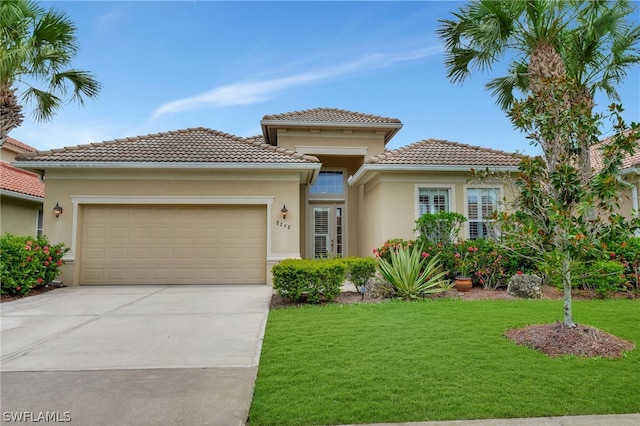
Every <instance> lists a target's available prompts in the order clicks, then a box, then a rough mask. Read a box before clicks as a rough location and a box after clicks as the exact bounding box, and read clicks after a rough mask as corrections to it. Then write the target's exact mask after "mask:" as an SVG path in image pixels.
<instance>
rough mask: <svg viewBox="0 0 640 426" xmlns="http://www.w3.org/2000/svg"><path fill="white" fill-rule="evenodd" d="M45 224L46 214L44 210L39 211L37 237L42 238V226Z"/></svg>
mask: <svg viewBox="0 0 640 426" xmlns="http://www.w3.org/2000/svg"><path fill="white" fill-rule="evenodd" d="M43 223H44V213H43V211H42V210H38V221H37V224H36V237H38V238H40V237H42V224H43Z"/></svg>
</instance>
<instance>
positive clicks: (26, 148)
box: [5, 136, 36, 152]
mask: <svg viewBox="0 0 640 426" xmlns="http://www.w3.org/2000/svg"><path fill="white" fill-rule="evenodd" d="M5 143H6V144H7V145H12V146H14V147H16V148H19V149H21V150H23V151H28V152H36V149H35V148H34V147H32V146H29V145H27V144H26V143H22V142H20V141H19V140H17V139H14V138H12V137H11V136H7V141H6V142H5Z"/></svg>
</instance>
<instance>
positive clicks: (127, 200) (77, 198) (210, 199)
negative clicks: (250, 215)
mask: <svg viewBox="0 0 640 426" xmlns="http://www.w3.org/2000/svg"><path fill="white" fill-rule="evenodd" d="M70 198H71V204H72V206H73V224H72V229H71V247H70V248H71V250H69V253H67V255H66V256H65V257H64V259H65V261H69V262H75V258H76V245H77V237H78V212H79V208H80V206H81V205H83V204H94V205H96V204H111V205H117V204H137V205H154V204H163V205H209V206H213V205H231V204H235V205H264V206H266V207H267V208H266V211H267V213H266V214H267V217H266V219H267V259H270V258H272V255H271V226H269V223H270V218H271V208H272V205H273V201H274V199H275V196H247V197H230V196H205V197H190V196H175V197H167V196H114V195H71V196H70Z"/></svg>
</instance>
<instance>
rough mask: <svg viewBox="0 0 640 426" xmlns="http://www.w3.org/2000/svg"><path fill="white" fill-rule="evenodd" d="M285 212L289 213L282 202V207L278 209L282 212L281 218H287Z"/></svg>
mask: <svg viewBox="0 0 640 426" xmlns="http://www.w3.org/2000/svg"><path fill="white" fill-rule="evenodd" d="M287 213H289V210H287V206H285V205H284V204H283V205H282V209H280V214H282V218H283V219H286V218H287Z"/></svg>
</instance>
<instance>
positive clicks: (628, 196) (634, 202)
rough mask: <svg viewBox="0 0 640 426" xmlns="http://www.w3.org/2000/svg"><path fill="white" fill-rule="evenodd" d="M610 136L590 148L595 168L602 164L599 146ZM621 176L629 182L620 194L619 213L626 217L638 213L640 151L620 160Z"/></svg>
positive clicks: (604, 143)
mask: <svg viewBox="0 0 640 426" xmlns="http://www.w3.org/2000/svg"><path fill="white" fill-rule="evenodd" d="M610 140H611V137H609V138H606V139H604V140H602V141H601V142H600V143H598V144H597V145H594V146H593V147H592V148H591V163H592V164H591V165H592V167H593V168H594V169H595V170H599V169H601V168H602V166H603V159H602V151H601V147H602V146H604V145H606V144H607V143H608V142H609V141H610ZM621 176H622V178H623V179H624V180H625V181H626V182H627V183H629V184H630V188H629V189H628V190H627V191H625V192H624V193H623V194H620V199H619V203H620V210H619V211H620V213H621V214H623V215H624V216H625V217H626V218H627V219H630V218H631V217H632V215H634V214H635V215H636V216H637V215H638V210H639V209H638V206H639V205H638V192H640V152H635V153H634V154H633V155H628V156H626V157H625V158H624V160H623V161H622V172H621Z"/></svg>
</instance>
